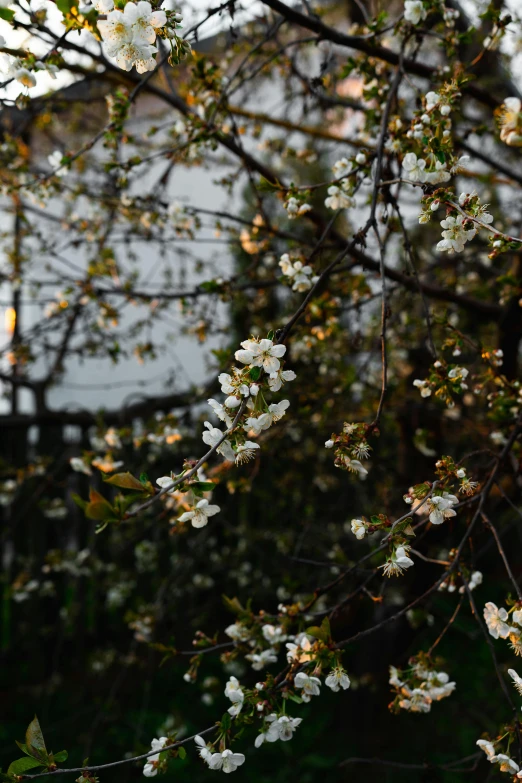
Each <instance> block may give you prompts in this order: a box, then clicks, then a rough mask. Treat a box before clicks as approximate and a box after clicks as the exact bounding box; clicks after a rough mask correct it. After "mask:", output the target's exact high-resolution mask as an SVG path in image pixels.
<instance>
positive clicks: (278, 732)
mask: <svg viewBox="0 0 522 783" xmlns="http://www.w3.org/2000/svg"><path fill="white" fill-rule="evenodd" d="M301 722H302V718H291V717H290V716H289V715H281V717H280V718H278V717H277V715H276V714H275V713H274V712H273V713H272V714H271V715H268V716H267V717H266V718H265V727H264V728H265V730H264V731H262V732H261V734H258V736H257V737H256V741H255V743H254V744H255V746H256V748H259V747H261V745H262V744H263V742H276V741H277V740H281V742H288V741H289V740H291V739H292V737H293V735H294V732H295V730H296V728H297V727H298V726H299V725H300V723H301Z"/></svg>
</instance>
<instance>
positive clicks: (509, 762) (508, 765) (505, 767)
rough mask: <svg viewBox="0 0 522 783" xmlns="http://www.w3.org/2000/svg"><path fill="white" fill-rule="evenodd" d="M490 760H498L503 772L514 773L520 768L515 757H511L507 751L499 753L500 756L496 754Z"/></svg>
mask: <svg viewBox="0 0 522 783" xmlns="http://www.w3.org/2000/svg"><path fill="white" fill-rule="evenodd" d="M490 761H496V762H497V764H500V771H501V772H509V773H510V774H511V775H514V774H515V772H518V770H519V769H520V767H519V766H518V764H517V763H516V762H515V761H513V759H510V758H509V756H506V755H505V753H499V754H498V756H494V757H493V758H491V759H490Z"/></svg>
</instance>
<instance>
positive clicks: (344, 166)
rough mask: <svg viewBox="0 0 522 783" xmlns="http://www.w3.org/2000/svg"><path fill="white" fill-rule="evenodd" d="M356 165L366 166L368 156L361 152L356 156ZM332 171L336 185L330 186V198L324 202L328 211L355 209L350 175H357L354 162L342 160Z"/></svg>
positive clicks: (337, 162) (335, 164)
mask: <svg viewBox="0 0 522 783" xmlns="http://www.w3.org/2000/svg"><path fill="white" fill-rule="evenodd" d="M355 163H357V165H359V166H362V165H364V164H365V163H366V155H365V154H364V153H363V152H359V153H358V154H357V155H356V156H355ZM332 171H333V173H334V177H335V180H336V184H334V185H330V187H329V188H328V196H327V197H326V199H325V202H324V205H325V207H327V209H349V208H350V207H353V206H354V205H355V201H354V199H353V189H354V183H353V181H352V179H351V178H350V175H352V174H353V173H355V171H354V170H353V161H351V160H348V159H347V158H341V159H340V160H338V161H336V162H335V163H334V165H333V166H332Z"/></svg>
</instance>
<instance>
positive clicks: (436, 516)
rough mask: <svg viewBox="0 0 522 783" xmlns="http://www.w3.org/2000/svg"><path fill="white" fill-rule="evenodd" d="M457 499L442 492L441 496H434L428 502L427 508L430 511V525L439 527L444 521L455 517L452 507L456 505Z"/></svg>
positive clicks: (455, 513)
mask: <svg viewBox="0 0 522 783" xmlns="http://www.w3.org/2000/svg"><path fill="white" fill-rule="evenodd" d="M458 502H459V501H458V498H456V497H455V495H450V494H448V493H447V492H444V494H443V495H435V496H434V497H431V498H430V499H429V500H428V507H429V509H430V511H431V513H430V516H429V519H430V522H431V523H432V525H441V524H442V523H443V522H444V520H445V519H449V518H450V517H456V516H457V512H456V511H454V510H453V506H455V505H457V503H458Z"/></svg>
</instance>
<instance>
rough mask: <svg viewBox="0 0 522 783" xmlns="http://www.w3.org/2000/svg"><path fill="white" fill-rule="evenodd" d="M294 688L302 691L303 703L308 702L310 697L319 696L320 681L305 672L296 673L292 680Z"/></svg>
mask: <svg viewBox="0 0 522 783" xmlns="http://www.w3.org/2000/svg"><path fill="white" fill-rule="evenodd" d="M294 683H295V687H296V688H299V689H300V690H302V693H301V696H302V699H303V701H310V699H311V698H312V696H319V694H320V693H321V690H320V688H321V680H320V679H319V677H310V676H309V675H308V674H305V672H298V673H297V674H296V675H295V679H294Z"/></svg>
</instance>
